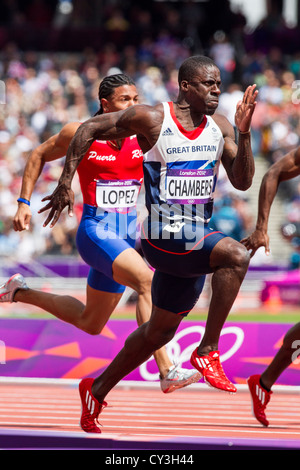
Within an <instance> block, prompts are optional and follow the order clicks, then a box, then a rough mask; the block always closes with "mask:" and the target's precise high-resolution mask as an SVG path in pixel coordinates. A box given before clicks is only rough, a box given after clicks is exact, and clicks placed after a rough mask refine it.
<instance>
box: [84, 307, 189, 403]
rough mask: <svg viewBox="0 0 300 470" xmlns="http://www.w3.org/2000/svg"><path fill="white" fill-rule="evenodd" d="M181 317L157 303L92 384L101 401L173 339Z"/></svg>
mask: <svg viewBox="0 0 300 470" xmlns="http://www.w3.org/2000/svg"><path fill="white" fill-rule="evenodd" d="M181 320H182V317H181V316H180V315H174V314H173V313H170V312H168V311H166V310H162V309H158V308H157V307H155V306H154V307H153V310H152V314H151V318H150V320H149V321H148V322H146V323H144V324H143V325H141V326H140V327H139V328H138V329H137V330H135V331H134V332H133V333H132V334H131V335H129V336H128V338H127V340H126V341H125V344H124V347H123V349H122V350H121V351H120V352H119V354H118V355H117V356H116V357H115V359H114V360H113V361H112V362H111V363H110V365H109V366H108V367H107V369H106V370H105V371H104V372H103V373H102V374H101V375H100V376H99V377H98V378H97V379H95V381H94V383H93V386H92V393H93V395H94V397H95V398H96V399H97V400H98V401H99V402H100V403H102V402H103V400H104V399H105V397H106V395H107V394H108V392H109V391H110V390H111V389H112V388H113V387H114V386H115V385H116V384H117V383H118V382H119V381H120V380H121V379H123V378H124V377H125V376H126V375H128V374H129V373H130V372H131V371H133V370H134V369H136V368H137V367H138V366H139V365H140V364H142V363H143V362H145V361H146V360H147V359H148V358H149V357H150V356H151V355H152V354H153V353H154V351H155V350H157V349H160V348H161V347H162V346H164V345H165V344H167V343H168V342H169V341H171V339H172V338H173V336H174V335H175V333H176V330H177V328H178V326H179V324H180V322H181Z"/></svg>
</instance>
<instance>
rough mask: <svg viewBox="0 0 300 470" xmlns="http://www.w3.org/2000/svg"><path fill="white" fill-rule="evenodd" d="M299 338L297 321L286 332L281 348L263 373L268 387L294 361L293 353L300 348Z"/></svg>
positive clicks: (264, 381) (262, 379) (264, 384)
mask: <svg viewBox="0 0 300 470" xmlns="http://www.w3.org/2000/svg"><path fill="white" fill-rule="evenodd" d="M299 340H300V323H297V324H296V325H295V326H293V327H292V328H290V329H289V331H288V332H287V333H286V335H285V337H284V339H283V344H282V346H281V348H280V349H279V351H278V352H277V354H276V355H275V357H274V359H273V360H272V362H271V363H270V364H269V366H268V367H267V368H266V370H265V371H264V372H263V373H262V374H261V382H262V385H263V386H265V387H266V388H267V389H269V390H270V389H271V387H272V385H274V383H275V382H276V380H277V379H278V377H279V376H280V375H281V374H282V372H283V371H284V370H285V369H287V368H288V367H289V366H290V364H291V363H292V362H293V354H294V353H297V349H298V350H299V343H297V342H298V341H299ZM294 342H295V344H294Z"/></svg>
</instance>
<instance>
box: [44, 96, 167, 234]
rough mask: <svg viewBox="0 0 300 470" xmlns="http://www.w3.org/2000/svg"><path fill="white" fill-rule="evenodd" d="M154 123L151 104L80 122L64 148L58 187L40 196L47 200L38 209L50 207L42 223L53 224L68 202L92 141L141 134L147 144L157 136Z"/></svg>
mask: <svg viewBox="0 0 300 470" xmlns="http://www.w3.org/2000/svg"><path fill="white" fill-rule="evenodd" d="M157 122H158V119H157V113H156V112H155V111H152V108H151V107H149V106H147V105H135V106H132V107H130V108H127V109H126V110H123V111H117V112H114V113H107V114H101V115H99V116H95V117H93V118H91V119H89V120H88V121H86V122H84V123H83V124H81V126H80V127H79V128H78V130H77V131H76V133H75V135H74V137H73V139H72V141H71V143H70V146H69V148H68V151H67V155H66V160H65V165H64V168H63V171H62V174H61V177H60V178H59V181H58V186H57V187H56V189H55V190H54V192H53V193H52V195H51V196H49V197H47V198H45V199H44V200H49V203H48V204H47V205H46V206H45V207H43V209H41V210H40V212H44V211H45V210H48V209H50V212H49V215H48V217H47V219H46V220H45V222H44V226H46V225H48V224H49V222H50V221H51V220H52V222H51V225H50V226H51V227H53V226H54V225H55V224H56V222H57V220H58V219H59V217H60V214H61V212H62V210H63V209H64V208H65V207H66V206H67V205H69V191H70V188H71V184H72V180H73V177H74V174H75V172H76V169H77V168H78V165H79V163H80V162H81V160H82V159H83V157H84V155H85V154H86V152H87V151H88V149H89V148H90V146H91V145H92V143H93V142H94V141H95V140H116V139H122V138H125V137H129V136H131V135H136V134H141V135H143V136H144V137H146V139H148V142H149V143H150V142H151V141H154V140H155V138H157V130H156V125H157ZM155 135H156V137H155ZM142 150H143V149H142Z"/></svg>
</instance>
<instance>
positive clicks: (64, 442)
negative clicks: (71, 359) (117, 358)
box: [0, 378, 300, 451]
mask: <svg viewBox="0 0 300 470" xmlns="http://www.w3.org/2000/svg"><path fill="white" fill-rule="evenodd" d="M107 402H108V407H107V408H105V410H104V411H103V412H102V414H101V415H100V422H101V424H102V428H101V429H102V433H101V434H86V433H84V432H83V431H82V430H81V429H80V427H79V425H78V423H79V418H80V411H81V406H80V400H79V394H78V381H70V382H66V381H54V382H51V381H49V382H47V381H46V382H42V383H41V382H40V381H38V380H33V381H25V382H24V381H20V380H16V382H14V381H13V380H9V381H7V380H3V378H2V379H1V378H0V449H2V450H8V449H17V450H21V449H27V450H28V449H34V450H35V449H44V450H45V449H51V450H55V449H60V450H72V449H74V450H80V449H83V450H92V449H94V450H124V451H125V450H130V449H131V450H145V449H147V450H149V449H151V450H158V451H159V450H170V451H176V450H177V451H179V450H215V449H216V450H224V449H226V450H251V449H256V450H273V449H274V450H295V449H299V448H300V392H299V388H298V387H297V388H294V389H292V390H291V389H289V390H288V391H286V390H284V389H283V388H280V387H279V388H278V389H277V388H276V389H274V393H273V395H272V399H271V401H270V403H269V405H268V410H267V416H268V418H269V420H270V426H269V427H268V428H265V427H263V426H261V425H260V424H259V423H258V422H257V421H256V420H255V419H254V417H253V416H252V413H251V403H250V398H249V393H248V390H247V388H245V387H243V388H242V389H238V391H237V393H236V394H234V395H231V394H227V393H225V392H218V391H215V390H213V389H210V388H208V387H206V386H205V385H203V386H202V385H200V384H193V385H191V386H189V387H187V388H184V389H181V390H177V391H175V392H173V393H171V394H163V393H162V392H161V391H160V388H159V387H158V385H157V384H152V386H144V385H141V384H136V383H131V382H123V383H121V384H119V386H118V387H116V388H115V389H114V390H112V391H111V392H110V394H109V395H108V397H107Z"/></svg>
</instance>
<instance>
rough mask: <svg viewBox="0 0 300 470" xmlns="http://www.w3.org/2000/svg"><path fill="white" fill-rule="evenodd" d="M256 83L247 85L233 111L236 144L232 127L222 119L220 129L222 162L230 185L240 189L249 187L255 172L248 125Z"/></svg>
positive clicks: (255, 95) (253, 103) (243, 189)
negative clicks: (237, 133) (237, 137)
mask: <svg viewBox="0 0 300 470" xmlns="http://www.w3.org/2000/svg"><path fill="white" fill-rule="evenodd" d="M255 87H256V85H252V86H249V87H248V88H247V90H246V91H245V93H244V96H243V100H242V101H241V102H240V103H238V105H237V109H236V113H235V124H236V127H237V129H238V132H239V139H238V145H236V143H235V136H234V130H233V127H232V126H231V125H230V123H229V122H228V121H227V119H225V118H224V119H223V120H222V122H221V126H220V127H221V129H222V131H223V136H224V140H225V145H224V151H223V156H222V163H223V165H224V168H225V170H226V172H227V175H228V178H229V180H230V182H231V183H232V185H233V186H234V187H235V188H236V189H239V190H241V191H246V190H247V189H249V188H250V186H251V184H252V180H253V176H254V172H255V165H254V159H253V154H252V149H251V135H250V126H251V119H252V116H253V113H254V110H255V106H256V97H257V93H258V92H257V91H256V90H255Z"/></svg>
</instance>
